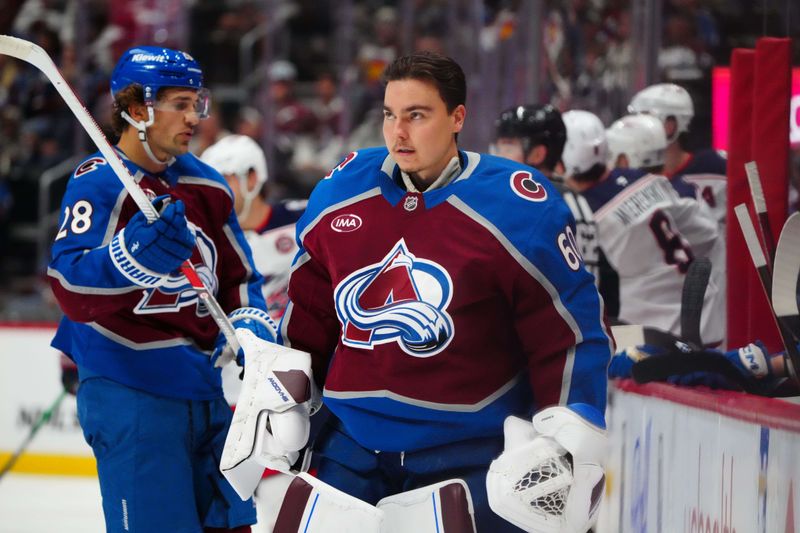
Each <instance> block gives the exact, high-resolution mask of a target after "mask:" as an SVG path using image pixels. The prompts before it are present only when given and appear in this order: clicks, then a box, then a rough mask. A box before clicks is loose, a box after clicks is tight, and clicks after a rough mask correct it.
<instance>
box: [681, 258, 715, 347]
mask: <svg viewBox="0 0 800 533" xmlns="http://www.w3.org/2000/svg"><path fill="white" fill-rule="evenodd" d="M710 276H711V261H710V260H709V259H708V258H707V257H699V258H697V259H695V260H694V261H692V263H691V264H690V265H689V269H688V270H687V271H686V277H685V278H684V280H683V292H682V293H681V338H683V339H684V340H686V341H689V342H692V343H694V344H695V345H697V346H702V345H703V340H702V336H701V335H700V323H701V319H702V317H703V301H704V299H705V296H706V289H707V288H708V279H709V277H710Z"/></svg>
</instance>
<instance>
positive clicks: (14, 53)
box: [0, 35, 49, 65]
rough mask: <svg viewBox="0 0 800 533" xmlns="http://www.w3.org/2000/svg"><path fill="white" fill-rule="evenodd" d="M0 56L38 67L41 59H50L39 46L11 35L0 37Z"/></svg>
mask: <svg viewBox="0 0 800 533" xmlns="http://www.w3.org/2000/svg"><path fill="white" fill-rule="evenodd" d="M0 54H2V55H6V56H11V57H15V58H17V59H19V60H21V61H25V62H27V63H32V64H34V65H38V64H39V62H40V60H41V58H43V57H49V56H48V55H47V53H46V52H45V51H44V50H43V49H42V47H41V46H39V45H38V44H34V43H32V42H30V41H26V40H24V39H20V38H18V37H12V36H11V35H0Z"/></svg>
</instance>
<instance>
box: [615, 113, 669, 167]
mask: <svg viewBox="0 0 800 533" xmlns="http://www.w3.org/2000/svg"><path fill="white" fill-rule="evenodd" d="M606 139H607V140H608V152H609V154H608V157H609V162H610V164H611V166H613V165H614V164H615V163H616V161H617V158H618V157H619V156H620V155H622V154H625V156H626V157H627V158H628V164H629V165H630V166H631V168H648V167H657V166H661V165H663V164H664V151H665V150H666V148H667V134H666V133H665V132H664V126H663V125H662V124H661V121H660V120H658V119H657V118H656V117H654V116H652V115H625V116H624V117H622V118H621V119H619V120H617V121H616V122H614V123H613V124H612V125H611V127H610V128H608V130H606Z"/></svg>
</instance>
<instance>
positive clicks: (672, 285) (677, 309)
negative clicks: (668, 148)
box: [583, 169, 724, 344]
mask: <svg viewBox="0 0 800 533" xmlns="http://www.w3.org/2000/svg"><path fill="white" fill-rule="evenodd" d="M583 194H584V196H585V197H586V199H587V200H588V201H589V204H590V205H591V206H592V208H593V209H594V219H595V222H596V223H597V229H598V235H599V239H600V247H601V248H602V250H603V252H604V254H605V255H606V257H607V258H608V262H609V263H610V264H611V266H613V267H614V269H615V270H616V271H617V273H618V274H619V279H620V313H619V317H620V319H622V320H624V321H626V322H629V323H631V324H642V325H646V326H652V327H656V328H658V329H661V330H663V331H668V332H670V333H673V334H675V335H680V333H681V332H680V313H681V293H682V289H683V282H684V279H685V275H686V271H687V270H688V268H689V265H690V264H691V262H692V260H693V259H694V258H695V257H708V256H709V254H710V252H711V250H712V248H713V247H714V244H715V241H716V240H717V239H718V238H719V232H718V229H717V222H716V221H715V220H713V219H712V218H711V217H709V216H708V212H707V211H706V210H704V209H701V206H700V204H699V203H698V202H697V201H696V200H694V199H691V198H681V197H680V196H678V193H677V192H676V191H675V189H674V188H673V187H672V185H671V184H670V181H669V180H668V179H667V178H666V177H664V176H660V175H655V174H644V173H643V172H641V171H638V170H629V169H625V170H623V169H615V170H613V171H612V172H611V174H610V175H609V176H608V178H607V179H605V180H604V181H602V182H601V183H599V184H597V185H596V186H595V187H593V188H591V189H589V190H587V191H585V192H584V193H583ZM719 292H720V288H719V287H717V285H716V284H715V283H714V281H713V279H712V280H711V281H710V282H709V286H708V290H707V291H706V297H705V303H704V306H703V309H704V312H703V317H702V324H701V335H702V337H703V342H704V343H706V344H713V343H718V342H720V341H721V340H722V335H723V331H724V330H723V327H724V320H723V315H722V314H721V313H719V312H718V310H716V307H715V306H717V305H718V299H719Z"/></svg>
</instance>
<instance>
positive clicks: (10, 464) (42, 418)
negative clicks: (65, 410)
mask: <svg viewBox="0 0 800 533" xmlns="http://www.w3.org/2000/svg"><path fill="white" fill-rule="evenodd" d="M66 395H67V390H66V389H61V393H60V394H59V395H58V398H56V401H54V402H53V404H52V405H51V406H50V407H48V408H47V409H46V410H45V411H44V412H43V413H42V414H41V415H39V419H38V420H37V421H36V423H34V424H33V426H31V430H30V432H28V436H27V437H25V440H24V441H22V444H20V446H19V448H17V450H16V451H15V452H14V453H13V454H12V455H11V457H9V458H8V461H6V464H4V465H3V468H0V479H3V476H5V475H6V474H7V473H8V472H9V471H10V470H11V469H12V468H14V465H15V464H17V461H18V460H19V458H20V457H21V456H22V454H24V453H25V451H26V450H27V449H28V446H29V445H30V443H31V441H32V440H33V437H35V436H36V434H37V433H38V432H39V430H40V429H41V428H42V426H44V425H45V424H46V423H47V421H48V420H50V418H51V417H52V416H53V413H54V412H55V411H56V410H57V409H58V406H59V405H61V401H62V400H63V399H64V397H65V396H66Z"/></svg>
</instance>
